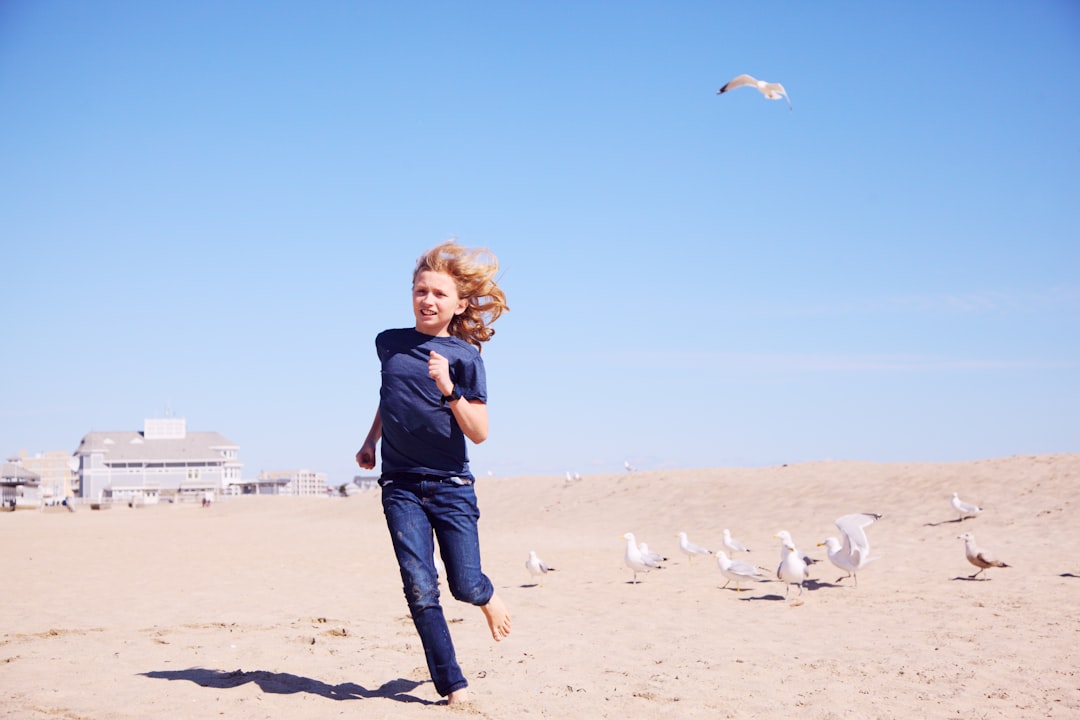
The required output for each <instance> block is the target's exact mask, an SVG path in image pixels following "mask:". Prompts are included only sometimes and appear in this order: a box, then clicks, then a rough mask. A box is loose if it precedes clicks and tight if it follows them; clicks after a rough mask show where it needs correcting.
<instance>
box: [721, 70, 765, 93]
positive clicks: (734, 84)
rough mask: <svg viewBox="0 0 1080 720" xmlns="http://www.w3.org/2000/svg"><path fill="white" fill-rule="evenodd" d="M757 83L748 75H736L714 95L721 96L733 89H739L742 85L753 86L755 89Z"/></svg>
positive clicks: (755, 79)
mask: <svg viewBox="0 0 1080 720" xmlns="http://www.w3.org/2000/svg"><path fill="white" fill-rule="evenodd" d="M757 82H758V81H757V78H755V77H751V76H750V75H745V74H744V75H737V76H736V77H734V78H732V79H731V80H730V81H728V83H727V84H726V85H724V87H722V88H720V89H719V90H717V91H716V94H717V95H723V94H724V93H726V92H727V91H729V90H734V89H735V88H740V87H742V86H743V85H753V86H754V87H757Z"/></svg>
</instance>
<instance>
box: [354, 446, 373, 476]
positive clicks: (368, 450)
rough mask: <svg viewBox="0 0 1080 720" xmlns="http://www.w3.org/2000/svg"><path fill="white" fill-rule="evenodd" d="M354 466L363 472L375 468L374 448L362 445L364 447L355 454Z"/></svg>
mask: <svg viewBox="0 0 1080 720" xmlns="http://www.w3.org/2000/svg"><path fill="white" fill-rule="evenodd" d="M356 464H357V465H359V466H360V467H362V468H364V469H365V470H370V469H372V468H373V467H375V446H374V445H371V444H368V443H364V447H362V448H360V450H359V452H357V453H356Z"/></svg>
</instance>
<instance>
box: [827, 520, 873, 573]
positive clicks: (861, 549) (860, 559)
mask: <svg viewBox="0 0 1080 720" xmlns="http://www.w3.org/2000/svg"><path fill="white" fill-rule="evenodd" d="M880 517H881V516H880V515H878V514H877V513H853V514H851V515H844V516H843V517H841V518H839V519H838V520H837V521H836V527H837V529H839V530H840V534H841V535H843V536H844V547H843V551H842V552H843V554H844V556H845V557H847V558H848V559H850V560H851V562H852V564H853V565H855V567H861V566H862V565H863V564H864V563H866V561H867V560H869V559H870V541H869V540H868V539H867V537H866V528H867V527H869V526H870V525H872V524H873V523H874V521H875V520H878V519H879V518H880Z"/></svg>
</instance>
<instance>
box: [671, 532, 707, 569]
mask: <svg viewBox="0 0 1080 720" xmlns="http://www.w3.org/2000/svg"><path fill="white" fill-rule="evenodd" d="M679 549H680V550H682V551H683V554H684V555H686V557H688V558H690V562H691V563H693V562H694V556H695V555H712V550H710V549H708V548H706V547H702V546H701V545H698V544H696V543H692V542H690V541H689V540H687V538H686V533H684V532H681V533H679Z"/></svg>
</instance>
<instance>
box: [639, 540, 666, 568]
mask: <svg viewBox="0 0 1080 720" xmlns="http://www.w3.org/2000/svg"><path fill="white" fill-rule="evenodd" d="M638 550H639V551H640V552H641V557H642V559H644V560H646V561H648V562H653V563H656V564H658V565H659V564H660V563H666V562H667V558H666V557H664V556H663V555H661V554H660V553H654V552H653V551H652V550H649V546H648V545H647V544H646V543H638Z"/></svg>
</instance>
